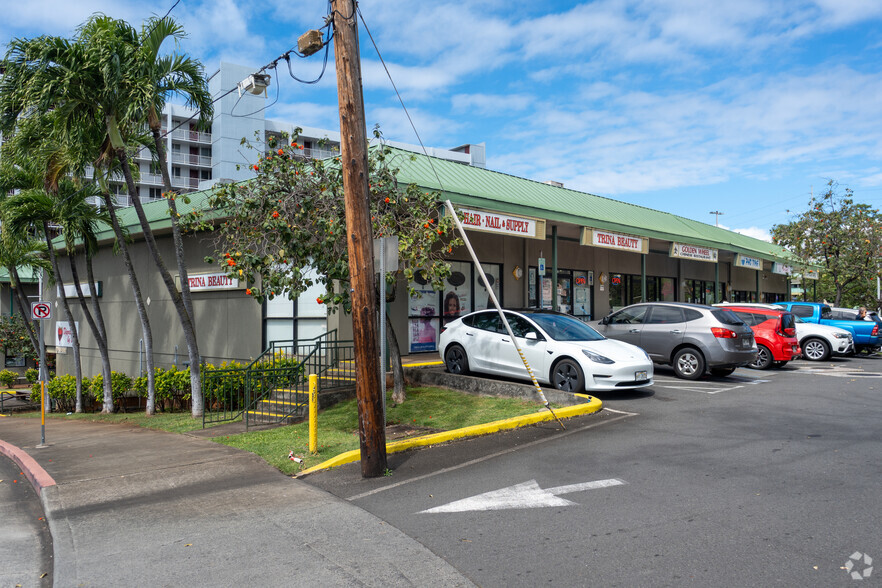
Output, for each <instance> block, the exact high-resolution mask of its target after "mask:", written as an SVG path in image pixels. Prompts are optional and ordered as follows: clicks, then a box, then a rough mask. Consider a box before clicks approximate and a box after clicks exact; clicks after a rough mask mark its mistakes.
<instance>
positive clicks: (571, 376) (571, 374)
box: [551, 359, 585, 393]
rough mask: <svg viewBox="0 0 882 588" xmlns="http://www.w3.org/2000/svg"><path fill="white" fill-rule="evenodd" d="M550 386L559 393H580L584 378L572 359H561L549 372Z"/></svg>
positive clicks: (582, 390)
mask: <svg viewBox="0 0 882 588" xmlns="http://www.w3.org/2000/svg"><path fill="white" fill-rule="evenodd" d="M551 384H552V385H553V386H554V387H555V388H556V389H558V390H560V391H561V392H572V393H582V392H584V391H585V377H584V376H583V375H582V368H580V367H579V364H577V363H576V362H575V361H573V360H572V359H562V360H560V361H559V362H557V363H556V364H555V366H554V368H553V369H552V370H551Z"/></svg>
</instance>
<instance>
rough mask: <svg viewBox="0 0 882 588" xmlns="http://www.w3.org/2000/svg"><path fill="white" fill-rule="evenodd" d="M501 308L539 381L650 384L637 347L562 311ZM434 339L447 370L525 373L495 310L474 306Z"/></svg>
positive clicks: (578, 387) (610, 386)
mask: <svg viewBox="0 0 882 588" xmlns="http://www.w3.org/2000/svg"><path fill="white" fill-rule="evenodd" d="M504 313H505V318H506V320H507V321H508V323H509V325H510V327H511V330H512V333H513V334H514V336H515V339H516V340H517V344H518V347H520V348H521V351H522V352H523V354H524V357H525V358H526V360H527V362H528V363H529V364H530V368H531V369H532V371H533V373H534V375H535V376H536V379H537V380H538V381H539V382H540V383H543V384H550V385H552V386H553V387H554V388H557V389H558V390H562V391H564V392H574V393H576V392H586V391H589V392H591V391H598V390H621V389H633V388H644V387H646V386H651V385H652V374H653V366H652V361H650V359H649V356H647V355H646V353H645V352H644V351H643V350H642V349H640V348H639V347H636V346H634V345H629V344H627V343H622V342H620V341H613V340H610V339H607V338H606V337H604V336H603V335H601V334H600V333H598V332H597V331H595V330H594V329H592V328H591V327H589V326H588V325H587V324H585V323H584V322H582V321H580V320H579V319H577V318H575V317H573V316H570V315H566V314H563V313H559V312H553V311H546V310H536V309H530V310H517V311H515V310H505V311H504ZM439 345H440V346H439V350H440V351H441V357H443V358H444V363H445V365H446V366H447V371H449V372H451V373H454V374H467V373H469V372H470V371H474V372H482V373H486V374H496V375H500V376H508V377H512V378H519V379H529V374H528V373H527V370H526V368H525V367H524V362H523V360H522V359H521V357H520V356H519V354H518V352H517V350H516V349H515V347H514V345H513V344H512V340H511V337H509V335H508V332H507V331H506V329H505V326H504V325H503V324H502V320H501V319H500V317H499V312H498V311H496V310H482V311H478V312H473V313H471V314H468V315H466V316H464V317H461V318H458V319H456V320H454V321H452V322H450V323H448V324H447V325H446V326H445V327H444V329H443V330H442V332H441V337H440V340H439Z"/></svg>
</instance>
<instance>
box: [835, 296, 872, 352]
mask: <svg viewBox="0 0 882 588" xmlns="http://www.w3.org/2000/svg"><path fill="white" fill-rule="evenodd" d="M830 309H831V310H832V311H833V313H832V314H833V318H834V319H837V320H849V321H870V322H874V323H876V326H877V327H878V328H879V334H880V343H882V318H879V315H878V314H877V313H876V311H875V310H870V311H867V315H866V316H865V317H864V318H860V311H859V310H858V309H856V308H839V307H836V306H831V307H830ZM859 351H861V352H866V353H875V352H876V351H879V345H876V346H875V347H873V346H870V345H867V346H863V347H861V348H860V349H859Z"/></svg>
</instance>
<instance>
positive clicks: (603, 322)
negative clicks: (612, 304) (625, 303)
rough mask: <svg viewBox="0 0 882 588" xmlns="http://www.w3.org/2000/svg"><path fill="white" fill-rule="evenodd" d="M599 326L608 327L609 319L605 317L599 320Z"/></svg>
mask: <svg viewBox="0 0 882 588" xmlns="http://www.w3.org/2000/svg"><path fill="white" fill-rule="evenodd" d="M600 324H601V325H608V324H609V317H608V316H605V317H603V318H602V319H600Z"/></svg>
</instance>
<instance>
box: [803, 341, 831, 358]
mask: <svg viewBox="0 0 882 588" xmlns="http://www.w3.org/2000/svg"><path fill="white" fill-rule="evenodd" d="M802 354H803V355H804V356H805V358H806V359H807V360H809V361H824V360H825V359H827V358H828V357H830V345H828V344H827V342H826V341H824V340H823V339H814V338H812V339H806V340H805V341H803V342H802Z"/></svg>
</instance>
